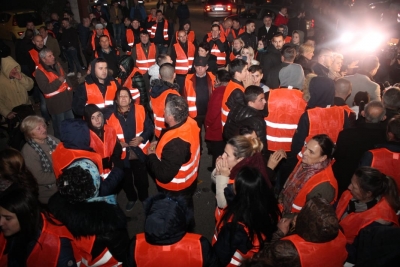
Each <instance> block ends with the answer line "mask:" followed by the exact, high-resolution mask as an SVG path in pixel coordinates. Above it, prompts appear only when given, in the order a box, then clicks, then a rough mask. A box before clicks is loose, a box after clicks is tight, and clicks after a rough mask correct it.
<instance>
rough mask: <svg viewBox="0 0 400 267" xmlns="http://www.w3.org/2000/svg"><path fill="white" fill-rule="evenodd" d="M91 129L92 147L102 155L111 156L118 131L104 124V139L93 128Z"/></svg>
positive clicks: (104, 156)
mask: <svg viewBox="0 0 400 267" xmlns="http://www.w3.org/2000/svg"><path fill="white" fill-rule="evenodd" d="M89 131H90V147H91V148H93V150H94V151H95V152H96V153H98V154H99V155H100V157H102V158H103V159H104V158H110V157H111V156H112V154H113V152H114V147H115V141H116V139H117V133H116V131H115V130H114V128H113V127H111V126H110V125H107V124H104V141H103V140H101V139H100V138H99V137H98V136H97V134H95V133H94V132H93V131H92V130H89Z"/></svg>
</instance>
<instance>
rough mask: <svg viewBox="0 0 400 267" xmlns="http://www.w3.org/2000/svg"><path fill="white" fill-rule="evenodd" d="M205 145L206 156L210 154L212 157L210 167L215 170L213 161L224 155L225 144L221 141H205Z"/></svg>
mask: <svg viewBox="0 0 400 267" xmlns="http://www.w3.org/2000/svg"><path fill="white" fill-rule="evenodd" d="M206 144H207V149H208V154H210V155H211V157H212V161H211V167H212V168H215V161H216V160H217V158H218V157H219V156H221V155H222V154H223V153H224V150H225V142H224V141H223V140H221V141H208V140H206Z"/></svg>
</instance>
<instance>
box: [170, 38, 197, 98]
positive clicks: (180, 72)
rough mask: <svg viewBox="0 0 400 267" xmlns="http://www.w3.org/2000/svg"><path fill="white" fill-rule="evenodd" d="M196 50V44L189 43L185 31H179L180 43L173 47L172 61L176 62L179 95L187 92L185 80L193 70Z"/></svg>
mask: <svg viewBox="0 0 400 267" xmlns="http://www.w3.org/2000/svg"><path fill="white" fill-rule="evenodd" d="M195 52H196V48H195V46H194V44H192V43H191V42H188V36H187V34H186V32H185V31H178V42H177V43H176V44H174V45H173V46H171V53H170V55H171V59H172V61H173V62H175V73H176V78H175V79H176V83H177V84H178V85H179V93H180V94H181V95H182V94H183V92H184V91H185V78H186V74H187V73H188V71H189V70H190V69H191V68H192V65H193V60H194V54H195Z"/></svg>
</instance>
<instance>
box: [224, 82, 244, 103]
mask: <svg viewBox="0 0 400 267" xmlns="http://www.w3.org/2000/svg"><path fill="white" fill-rule="evenodd" d="M231 81H232V82H234V83H237V84H240V85H242V86H243V83H242V82H239V81H238V80H235V79H233V78H232V80H231ZM226 105H227V106H228V108H229V110H232V109H234V108H235V106H236V105H243V106H244V105H246V103H245V102H244V93H243V92H242V90H240V89H239V86H238V87H237V89H234V90H233V91H232V93H231V94H230V96H229V97H228V99H227V100H226Z"/></svg>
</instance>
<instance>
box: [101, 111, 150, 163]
mask: <svg viewBox="0 0 400 267" xmlns="http://www.w3.org/2000/svg"><path fill="white" fill-rule="evenodd" d="M133 107H134V109H135V129H136V133H135V136H136V137H139V136H140V135H141V134H142V133H143V130H144V121H145V120H146V112H145V110H144V107H143V106H141V105H137V104H134V106H133ZM107 124H108V125H110V126H111V127H113V128H114V129H115V131H116V133H117V137H118V140H119V141H120V142H124V143H125V136H124V131H123V130H122V127H121V123H120V122H119V120H118V118H117V117H116V116H115V114H112V115H111V116H110V118H109V119H108V120H107ZM149 146H150V143H149V140H147V142H146V143H144V144H143V143H141V144H140V145H139V147H140V148H141V149H142V151H143V153H144V154H147V150H148V148H149ZM125 157H126V148H125V147H123V148H122V155H121V158H122V159H125Z"/></svg>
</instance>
